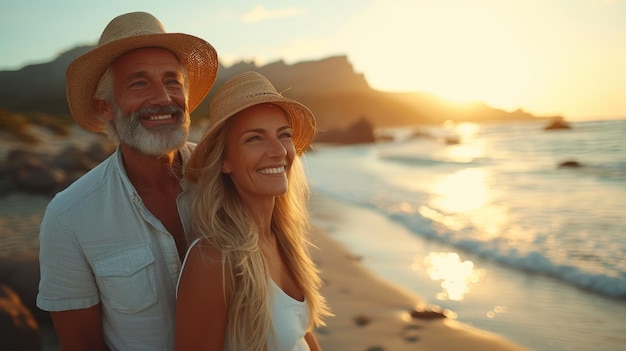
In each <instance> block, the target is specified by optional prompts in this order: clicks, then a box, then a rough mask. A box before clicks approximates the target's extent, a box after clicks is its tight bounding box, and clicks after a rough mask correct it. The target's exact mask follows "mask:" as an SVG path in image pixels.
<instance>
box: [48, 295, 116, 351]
mask: <svg viewBox="0 0 626 351" xmlns="http://www.w3.org/2000/svg"><path fill="white" fill-rule="evenodd" d="M50 316H51V317H52V322H53V323H54V329H55V330H56V333H57V337H58V338H59V343H60V344H61V349H62V350H63V351H82V350H93V351H108V350H109V348H108V347H107V346H106V344H105V343H104V338H103V336H102V307H101V306H100V304H97V305H95V306H92V307H89V308H84V309H79V310H69V311H59V312H50Z"/></svg>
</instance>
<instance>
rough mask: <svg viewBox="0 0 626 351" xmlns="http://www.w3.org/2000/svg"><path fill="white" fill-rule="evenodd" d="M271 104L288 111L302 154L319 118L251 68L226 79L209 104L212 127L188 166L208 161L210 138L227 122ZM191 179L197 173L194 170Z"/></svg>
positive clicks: (310, 139)
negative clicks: (237, 115)
mask: <svg viewBox="0 0 626 351" xmlns="http://www.w3.org/2000/svg"><path fill="white" fill-rule="evenodd" d="M263 103H270V104H272V105H276V106H279V107H281V108H282V109H283V110H284V111H285V112H286V113H287V119H288V121H289V126H290V127H291V129H292V130H293V136H292V138H293V143H294V146H295V148H296V153H297V154H298V155H301V154H302V153H303V152H304V151H305V150H306V149H307V147H308V146H309V144H310V143H311V141H312V140H313V136H314V135H315V117H314V116H313V112H311V110H309V108H308V107H306V106H304V105H303V104H301V103H299V102H297V101H295V100H291V99H288V98H286V97H283V96H282V95H280V94H279V93H278V92H277V91H276V88H274V86H273V85H272V83H270V81H269V80H267V78H265V77H264V76H263V75H261V74H259V73H257V72H253V71H249V72H244V73H240V74H238V75H236V76H234V77H233V78H231V79H229V80H228V81H226V82H225V83H224V84H223V85H222V86H221V87H219V89H218V90H217V91H216V92H215V94H214V95H213V97H212V98H211V103H210V105H209V129H208V130H207V131H206V133H204V136H203V137H202V139H201V140H200V142H199V143H198V145H197V146H196V152H194V153H193V154H192V156H191V159H190V160H189V163H188V169H189V170H193V171H191V172H194V171H198V170H199V169H200V168H202V165H203V164H204V158H205V153H204V152H202V151H203V150H207V149H208V146H207V144H208V142H209V140H211V139H213V138H214V137H215V135H217V132H218V131H219V130H220V129H221V127H223V126H224V124H225V123H226V121H228V120H229V119H230V117H232V116H233V115H235V114H236V113H238V112H240V111H243V110H245V109H246V108H248V107H251V106H254V105H258V104H263ZM191 172H190V175H191V174H193V175H192V176H191V178H195V177H196V176H197V174H195V173H191ZM192 180H193V179H192Z"/></svg>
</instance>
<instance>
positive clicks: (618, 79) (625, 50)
mask: <svg viewBox="0 0 626 351" xmlns="http://www.w3.org/2000/svg"><path fill="white" fill-rule="evenodd" d="M131 11H146V12H150V13H152V14H154V15H155V16H156V17H157V18H159V19H160V20H161V22H162V23H163V25H164V27H165V29H166V30H167V31H168V32H184V33H187V34H192V35H195V36H198V37H201V38H203V39H205V40H207V41H208V42H210V43H211V44H212V45H213V46H214V47H215V48H216V50H217V52H218V56H219V57H220V61H221V62H222V64H224V65H225V66H229V65H231V64H233V63H235V62H238V61H241V60H246V61H255V62H256V63H257V64H258V65H264V64H267V63H270V62H275V61H277V60H283V61H285V62H286V63H288V64H292V63H297V62H301V61H310V60H318V59H323V58H326V57H330V56H336V55H345V56H347V57H348V60H349V61H350V63H351V64H352V65H353V68H354V70H355V71H356V72H357V73H362V74H364V76H365V78H366V80H367V82H368V83H369V84H370V86H371V87H372V88H373V89H377V90H381V91H389V92H427V93H434V94H436V95H438V96H441V97H443V98H445V99H449V100H451V101H456V102H467V101H476V100H479V101H483V102H485V103H487V104H488V105H490V106H491V107H495V108H501V109H504V110H507V111H514V110H516V109H518V108H522V109H523V110H524V111H527V112H530V113H532V114H534V115H538V116H548V115H549V116H551V115H561V116H564V117H565V118H566V119H568V120H579V119H596V118H626V0H316V1H309V0H300V1H295V0H267V1H263V2H261V1H249V0H237V1H226V0H223V1H216V0H183V1H181V0H179V1H171V0H168V1H162V0H123V1H120V0H109V1H92V0H56V1H48V0H4V1H2V4H0V33H2V34H0V71H6V70H18V69H20V68H22V67H24V66H25V65H29V64H37V63H45V62H49V61H51V60H53V59H54V58H56V57H57V56H58V55H59V54H60V53H62V52H65V51H67V50H70V49H72V48H74V47H76V46H79V45H95V44H96V43H97V41H98V38H99V37H100V34H101V33H102V30H103V29H104V27H105V26H106V25H107V23H108V22H109V21H110V20H111V19H113V18H114V17H115V16H117V15H120V14H122V13H126V12H131Z"/></svg>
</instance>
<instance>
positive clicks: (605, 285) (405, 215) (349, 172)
mask: <svg viewBox="0 0 626 351" xmlns="http://www.w3.org/2000/svg"><path fill="white" fill-rule="evenodd" d="M568 123H569V124H570V126H571V129H565V130H550V131H547V130H544V127H545V125H546V121H539V120H538V121H531V122H497V123H496V122H490V123H481V124H475V123H460V124H445V125H442V126H438V127H420V128H417V127H415V128H396V129H389V130H385V131H384V133H385V135H387V136H391V137H392V138H393V140H392V141H387V142H379V143H375V144H363V145H353V146H330V145H316V147H315V150H314V151H312V152H309V153H307V154H306V156H305V159H304V163H305V167H306V171H307V174H308V177H309V181H310V184H311V187H312V190H313V191H314V193H318V194H322V195H324V196H325V197H327V198H329V199H332V200H333V201H336V202H337V203H340V204H345V205H346V206H349V207H351V208H353V209H354V211H357V213H355V215H356V218H362V220H357V221H355V223H351V224H350V225H346V226H344V227H341V226H338V227H336V228H330V231H331V232H332V234H333V236H334V238H335V239H337V240H339V241H341V242H342V243H343V244H345V245H346V246H347V247H348V248H349V249H350V250H352V251H353V252H354V253H355V254H357V255H360V256H362V257H363V258H364V260H363V263H364V264H365V265H366V266H367V267H368V268H370V269H371V270H372V271H374V272H375V273H376V274H378V275H380V276H381V277H383V278H384V279H386V280H388V281H389V282H390V283H392V284H395V285H397V286H399V287H401V288H404V289H407V290H409V291H412V292H413V293H415V294H417V295H419V296H420V297H422V298H423V299H425V300H426V301H428V303H429V304H432V305H436V306H439V307H441V308H442V309H445V310H447V311H448V313H449V315H450V316H451V317H453V318H456V319H458V320H460V321H462V322H465V323H468V324H471V325H473V326H476V327H478V328H481V329H485V330H489V331H493V332H495V333H498V334H500V335H503V336H505V337H507V338H509V339H511V340H513V341H515V342H517V343H519V344H521V345H523V346H526V347H528V348H530V349H533V350H538V351H544V350H571V351H575V350H581V351H582V350H606V351H608V350H624V349H626V120H625V119H620V120H603V121H580V122H568ZM565 162H569V164H574V165H575V166H578V167H562V166H561V165H562V164H563V163H565ZM359 216H360V217H359ZM327 229H328V228H327Z"/></svg>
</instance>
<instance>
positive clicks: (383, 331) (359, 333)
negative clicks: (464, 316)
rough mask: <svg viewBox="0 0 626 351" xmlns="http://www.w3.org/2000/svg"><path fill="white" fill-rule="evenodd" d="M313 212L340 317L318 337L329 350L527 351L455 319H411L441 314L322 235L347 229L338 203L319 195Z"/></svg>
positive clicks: (317, 252) (329, 291) (330, 297)
mask: <svg viewBox="0 0 626 351" xmlns="http://www.w3.org/2000/svg"><path fill="white" fill-rule="evenodd" d="M310 211H311V217H312V222H313V225H314V231H313V233H312V241H313V242H314V244H315V245H316V246H317V248H316V249H314V250H313V252H312V253H313V256H314V259H315V261H316V262H317V264H318V266H319V268H320V270H321V274H322V278H323V280H324V283H325V286H324V288H323V293H324V295H325V296H326V298H327V301H328V303H329V305H330V307H331V309H332V310H333V313H334V314H335V317H332V318H329V319H328V320H327V326H326V327H324V328H320V329H319V330H318V331H317V336H318V339H319V341H320V344H321V345H322V347H323V349H324V350H327V351H335V350H342V351H350V350H355V351H356V350H359V351H360V350H363V351H365V350H368V351H382V350H394V351H402V350H439V351H442V350H511V351H513V350H526V349H525V348H523V347H521V346H518V345H516V344H514V343H512V342H510V341H508V340H506V339H504V338H502V337H500V336H498V335H495V334H492V333H489V332H485V331H482V330H479V329H476V328H473V327H471V326H469V325H466V324H463V323H460V322H458V321H456V320H454V319H453V318H437V315H436V314H434V313H427V312H426V313H424V314H423V315H425V317H426V318H414V317H412V316H411V312H412V311H429V310H435V311H437V309H436V307H431V306H428V305H427V303H426V302H425V301H424V300H423V299H422V298H421V297H419V296H413V295H412V294H410V293H409V292H407V291H404V290H402V289H400V288H399V287H397V286H395V285H392V284H391V283H389V282H387V281H385V280H383V279H381V278H380V277H377V276H375V275H373V274H372V273H371V272H370V271H368V270H367V269H366V268H365V267H364V266H363V265H362V264H361V263H360V258H359V257H358V256H355V255H354V254H353V253H351V252H349V251H348V250H347V249H346V247H345V246H343V245H341V244H340V243H338V242H337V241H336V240H334V239H333V238H332V237H331V236H330V235H329V233H328V232H327V231H325V230H323V229H322V226H321V225H319V224H320V223H322V222H323V223H324V226H327V225H328V224H329V223H332V224H333V225H337V226H341V225H342V224H344V223H346V220H345V218H342V217H343V216H345V213H342V212H341V211H337V208H336V207H333V202H330V201H328V200H327V199H326V198H324V197H323V196H319V195H315V196H313V198H312V200H311V203H310ZM441 312H444V314H445V312H446V311H441ZM451 314H453V313H451ZM428 317H431V318H428ZM432 317H435V318H432Z"/></svg>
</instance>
